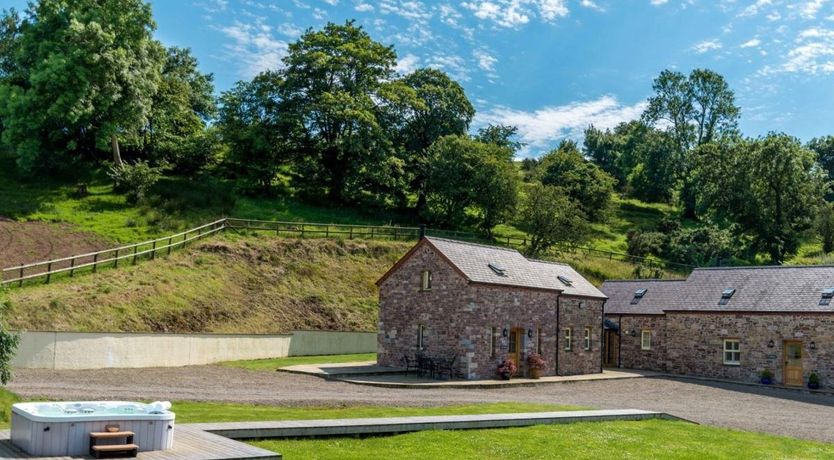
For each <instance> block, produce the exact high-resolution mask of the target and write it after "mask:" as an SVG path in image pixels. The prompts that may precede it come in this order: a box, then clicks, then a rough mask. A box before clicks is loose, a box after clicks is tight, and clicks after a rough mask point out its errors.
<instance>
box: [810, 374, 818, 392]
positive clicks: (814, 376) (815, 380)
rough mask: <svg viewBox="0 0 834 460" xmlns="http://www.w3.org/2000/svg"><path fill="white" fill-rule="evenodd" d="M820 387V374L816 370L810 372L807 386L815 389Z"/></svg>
mask: <svg viewBox="0 0 834 460" xmlns="http://www.w3.org/2000/svg"><path fill="white" fill-rule="evenodd" d="M819 387H820V376H819V375H817V373H816V372H811V375H809V376H808V388H810V389H812V390H813V389H817V388H819Z"/></svg>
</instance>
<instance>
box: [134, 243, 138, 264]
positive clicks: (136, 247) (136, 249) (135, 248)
mask: <svg viewBox="0 0 834 460" xmlns="http://www.w3.org/2000/svg"><path fill="white" fill-rule="evenodd" d="M138 250H139V245H138V244H137V245H136V246H133V265H136V252H137V251H138Z"/></svg>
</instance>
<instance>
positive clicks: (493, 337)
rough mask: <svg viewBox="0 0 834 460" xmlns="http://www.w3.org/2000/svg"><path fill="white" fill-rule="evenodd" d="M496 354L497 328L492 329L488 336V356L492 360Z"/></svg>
mask: <svg viewBox="0 0 834 460" xmlns="http://www.w3.org/2000/svg"><path fill="white" fill-rule="evenodd" d="M496 354H498V328H497V327H493V328H492V329H491V330H490V334H489V356H490V357H491V358H494V357H495V355H496Z"/></svg>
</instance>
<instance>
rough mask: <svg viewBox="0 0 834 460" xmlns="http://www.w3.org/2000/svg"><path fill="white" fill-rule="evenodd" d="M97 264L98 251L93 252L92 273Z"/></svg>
mask: <svg viewBox="0 0 834 460" xmlns="http://www.w3.org/2000/svg"><path fill="white" fill-rule="evenodd" d="M97 264H98V253H95V254H93V273H95V272H96V267H97Z"/></svg>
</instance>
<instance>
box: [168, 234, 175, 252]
mask: <svg viewBox="0 0 834 460" xmlns="http://www.w3.org/2000/svg"><path fill="white" fill-rule="evenodd" d="M173 242H174V237H169V238H168V254H171V244H172V243H173Z"/></svg>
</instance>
